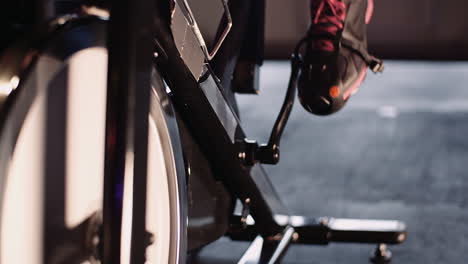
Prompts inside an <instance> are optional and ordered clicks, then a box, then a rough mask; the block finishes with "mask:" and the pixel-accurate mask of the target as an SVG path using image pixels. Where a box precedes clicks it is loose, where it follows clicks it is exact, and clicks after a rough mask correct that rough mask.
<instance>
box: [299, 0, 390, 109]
mask: <svg viewBox="0 0 468 264" xmlns="http://www.w3.org/2000/svg"><path fill="white" fill-rule="evenodd" d="M373 8H374V5H373V0H311V11H312V23H311V25H310V28H309V30H308V32H307V36H306V43H307V46H306V52H305V57H304V63H303V66H302V70H301V77H300V79H299V83H298V90H299V99H300V102H301V104H302V105H303V106H304V107H305V108H306V109H307V110H308V111H309V112H311V113H313V114H317V115H329V114H332V113H335V112H337V111H338V110H340V109H341V108H342V107H343V106H344V105H345V103H346V102H347V101H348V99H349V98H350V97H351V95H353V94H355V93H356V92H357V90H358V89H359V85H360V84H361V83H362V81H363V80H364V79H365V77H366V72H367V68H368V67H369V68H370V69H371V70H372V71H373V72H381V71H383V63H382V61H381V60H379V59H377V58H375V57H373V56H371V55H369V53H368V52H367V24H368V23H369V21H370V19H371V17H372V13H373Z"/></svg>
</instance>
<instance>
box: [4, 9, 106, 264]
mask: <svg viewBox="0 0 468 264" xmlns="http://www.w3.org/2000/svg"><path fill="white" fill-rule="evenodd" d="M93 23H94V24H93ZM91 24H92V25H93V26H90V25H91ZM101 26H102V24H100V22H99V20H98V19H96V18H93V17H88V18H78V17H70V16H67V17H62V18H60V19H58V20H55V21H53V22H52V24H51V25H50V27H49V28H46V29H44V30H43V31H41V32H42V33H39V34H37V35H35V36H34V37H32V38H30V39H28V40H26V41H25V42H22V43H19V44H18V45H17V46H14V47H13V48H12V49H11V50H10V51H11V52H8V53H6V55H5V56H4V57H3V58H2V59H1V63H0V64H2V65H4V67H2V68H1V73H0V74H1V76H2V78H3V79H5V77H6V79H10V85H11V84H12V81H11V78H9V77H8V76H18V79H19V81H16V80H15V81H14V82H13V84H14V85H13V86H12V87H14V86H17V87H16V89H14V90H12V91H11V93H10V94H9V95H8V97H7V98H6V99H5V100H4V102H3V105H2V108H1V114H0V117H1V121H0V149H1V150H2V151H1V152H0V165H1V166H0V177H1V181H2V185H1V188H2V190H1V195H2V199H1V204H2V210H1V215H0V217H1V218H2V223H1V224H2V228H5V226H4V225H5V224H7V225H8V221H9V220H11V219H12V218H11V217H10V216H13V215H16V216H18V214H16V213H14V214H13V215H12V214H10V212H12V211H11V210H9V209H8V208H11V207H9V204H10V203H8V204H6V202H8V201H9V199H10V198H11V197H10V198H8V197H5V195H9V193H10V194H11V192H9V191H11V188H14V187H13V186H15V185H17V184H20V182H18V179H20V178H18V177H13V176H15V175H16V176H21V175H22V173H16V174H15V173H14V171H15V170H17V169H18V166H25V165H24V164H21V165H19V164H16V166H15V167H14V168H13V167H12V166H11V165H12V164H11V163H10V162H11V161H13V162H14V160H15V157H16V156H15V155H16V154H15V150H17V143H18V141H17V139H18V136H20V135H21V133H23V132H21V131H23V130H24V131H27V129H26V128H23V126H24V125H25V120H26V118H30V117H29V116H28V115H29V113H31V114H34V112H31V111H32V110H31V109H34V108H33V107H34V105H38V102H41V100H40V98H46V97H47V96H46V95H48V96H51V97H50V98H49V99H48V100H47V101H45V102H44V101H42V102H43V103H42V105H43V108H42V109H43V111H42V113H43V115H44V116H43V117H41V115H42V114H39V115H36V117H37V119H36V120H39V121H40V120H42V124H43V125H44V131H43V132H44V133H43V134H42V133H40V131H37V134H38V135H44V136H43V137H39V138H36V140H34V142H35V144H39V145H40V146H38V149H40V150H44V148H45V146H50V145H54V146H55V147H54V148H51V149H49V148H47V149H48V150H47V152H46V153H41V154H42V155H44V160H43V161H42V162H38V164H43V166H44V167H43V168H42V169H41V168H38V169H37V170H36V171H31V172H32V174H29V175H28V176H29V177H31V178H34V179H30V181H31V182H36V183H37V184H35V185H31V187H33V188H38V189H37V191H38V193H36V191H34V192H31V195H34V193H36V195H37V196H35V197H36V198H35V199H34V200H35V203H36V202H37V203H39V204H35V203H33V204H32V206H33V209H34V210H31V212H33V211H37V212H36V216H35V217H30V218H25V219H24V220H27V221H34V220H36V219H37V218H39V219H38V220H36V221H37V223H38V224H39V226H36V227H35V228H34V231H35V233H30V234H28V235H27V236H26V235H24V236H21V233H20V232H17V233H16V234H15V238H16V241H21V239H26V241H27V243H21V244H16V245H17V246H19V247H20V249H21V252H23V254H24V251H27V252H30V253H31V256H33V257H32V260H33V261H34V262H31V261H28V263H42V262H45V263H74V262H71V260H73V261H78V262H79V261H84V260H89V261H92V254H93V253H91V251H94V250H92V248H93V245H91V244H89V243H92V241H94V240H92V239H91V240H87V241H88V242H85V241H82V240H81V238H84V237H87V236H88V234H91V233H92V232H90V230H92V229H94V227H95V226H96V224H95V221H90V219H91V218H92V217H93V216H90V215H89V214H87V213H86V212H84V213H83V214H82V216H84V218H81V219H80V220H77V221H70V222H69V223H66V222H67V220H66V219H67V217H68V216H70V214H69V213H70V212H69V210H68V209H66V208H68V207H69V206H73V205H72V204H73V203H72V204H70V205H68V204H66V203H65V201H66V200H67V199H68V198H66V197H68V195H67V191H66V188H65V185H62V184H64V183H65V182H64V181H65V179H64V177H66V176H67V174H68V173H67V171H66V170H67V165H66V162H65V159H66V156H69V154H67V155H64V154H65V152H64V149H63V148H64V145H65V138H66V135H65V134H66V131H67V128H66V123H65V122H55V121H58V120H59V119H61V120H63V118H64V113H65V112H66V111H64V109H63V107H65V106H67V97H66V95H67V93H68V91H67V89H64V87H66V86H67V85H66V84H64V83H63V80H64V79H63V77H65V75H66V73H67V72H69V70H71V69H69V68H68V67H67V65H70V67H74V66H73V65H74V63H73V61H75V60H74V59H70V58H71V57H73V55H74V54H76V52H78V51H80V50H83V49H87V48H90V47H99V46H100V45H102V44H103V43H104V41H103V39H102V38H101V39H99V35H96V34H94V33H95V32H98V31H99V30H101V29H102V27H101ZM65 28H68V29H69V30H63V29H65ZM71 28H73V29H74V30H72V29H71ZM71 35H75V36H76V35H79V36H80V40H82V41H74V42H73V45H71V42H69V40H70V36H71ZM91 43H93V44H91ZM44 47H45V48H44ZM64 74H65V75H64ZM16 83H17V84H16ZM91 87H92V86H91ZM52 123H53V124H54V125H50V124H52ZM46 124H49V125H46ZM25 129H26V130H25ZM41 142H42V143H44V144H45V145H42V144H40V143H41ZM51 142H54V143H53V144H52V143H51ZM20 143H21V142H20ZM20 145H21V144H20ZM33 151H34V150H33V149H31V153H34V152H33ZM18 155H19V154H18ZM67 163H70V162H67ZM85 167H86V166H85ZM12 171H13V172H12ZM10 172H12V173H10ZM41 175H42V176H41ZM10 176H12V177H10ZM68 176H69V175H68ZM6 186H8V187H6ZM17 186H20V185H17ZM36 186H37V187H36ZM41 186H42V187H41ZM96 186H99V185H96ZM41 188H43V189H42V190H43V191H44V193H42V192H41V191H40V190H41ZM69 191H70V190H69ZM24 194H25V195H28V194H29V193H24ZM68 194H70V193H68ZM57 195H62V196H57ZM96 195H98V196H99V193H96ZM72 196H73V195H72ZM90 197H91V196H90ZM6 198H7V199H6ZM26 198H27V197H26ZM26 198H25V199H26ZM41 204H42V206H41ZM28 206H29V205H28ZM100 206H101V204H100V203H99V202H98V207H97V208H96V209H97V210H99V208H100ZM19 209H21V208H19ZM96 209H95V210H96ZM6 210H9V211H6ZM92 211H93V210H92ZM5 213H8V214H9V215H5ZM92 214H93V215H94V212H92ZM5 217H8V219H7V221H4V220H6V219H5ZM72 218H74V219H77V218H76V217H72ZM27 226H29V224H25V225H24V226H23V227H24V228H26V230H28V229H27ZM91 226H94V227H91ZM16 228H21V227H18V226H16ZM14 230H15V228H6V229H3V230H2V234H1V235H2V238H5V235H8V234H9V233H5V232H10V231H14ZM10 235H11V233H10ZM1 242H2V253H1V254H2V255H1V258H2V263H3V262H5V263H18V262H17V261H18V258H21V257H22V256H26V255H21V254H14V253H13V252H15V251H10V250H7V251H4V250H5V247H4V246H5V245H8V246H12V245H14V244H13V243H12V242H13V240H10V239H2V241H1ZM42 242H43V243H44V244H42ZM6 243H8V244H6ZM28 246H29V248H28ZM64 247H65V248H67V250H66V251H64V250H63V249H64ZM9 254H10V255H9ZM11 254H13V255H11ZM11 258H14V259H15V261H12V260H11ZM20 262H21V261H20Z"/></svg>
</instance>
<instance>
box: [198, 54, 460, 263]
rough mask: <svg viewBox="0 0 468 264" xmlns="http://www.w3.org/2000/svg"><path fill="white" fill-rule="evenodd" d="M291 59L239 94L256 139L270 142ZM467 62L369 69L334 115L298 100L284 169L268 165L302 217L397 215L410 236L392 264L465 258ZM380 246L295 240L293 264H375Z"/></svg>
mask: <svg viewBox="0 0 468 264" xmlns="http://www.w3.org/2000/svg"><path fill="white" fill-rule="evenodd" d="M289 70H290V69H289V64H288V63H287V62H268V63H266V65H265V66H264V67H263V68H262V75H261V83H262V85H261V86H262V88H261V94H260V95H259V96H254V95H243V96H239V97H238V98H239V104H240V109H241V114H242V121H243V123H244V128H245V130H246V131H247V132H248V133H247V134H248V135H249V136H250V137H251V138H252V139H257V140H260V141H264V140H266V139H267V137H268V135H269V133H270V129H271V127H272V125H273V122H274V119H275V118H276V114H277V112H278V111H279V108H280V106H281V103H282V100H283V96H284V93H285V90H286V85H287V82H288V78H289ZM467 84H468V63H464V62H450V63H449V62H395V61H390V62H387V64H386V71H385V73H384V74H379V75H373V74H371V73H369V75H368V77H367V80H366V82H365V83H364V84H363V86H362V87H361V90H360V91H359V93H358V94H357V95H355V96H354V97H352V98H351V100H350V101H349V103H348V105H347V106H346V107H345V108H344V109H343V110H342V111H341V112H339V113H337V114H335V115H333V116H329V117H325V118H324V117H317V116H313V115H310V114H308V113H307V112H306V111H305V110H303V109H302V107H301V106H300V105H299V103H298V102H296V105H295V109H294V111H293V114H292V117H291V119H290V121H289V124H288V127H287V128H286V131H285V134H284V137H283V140H282V153H281V154H282V159H281V162H280V164H279V165H278V166H275V167H271V166H267V170H268V172H269V173H270V176H271V179H272V181H273V183H274V185H275V186H276V188H277V189H278V192H279V194H280V196H281V197H282V199H283V201H284V203H285V204H286V205H287V206H288V207H289V208H290V210H291V212H292V213H293V214H297V215H307V216H335V217H346V218H375V219H398V220H402V221H405V222H406V223H407V226H408V231H409V237H408V240H407V241H406V242H405V243H404V244H402V245H398V246H393V247H391V249H392V252H393V255H394V258H393V261H392V263H404V264H430V263H437V264H439V263H466V262H467V256H466V249H467V248H468V172H467V166H466V164H468V85H467ZM247 246H248V244H247V243H239V242H231V241H230V240H228V239H225V238H223V239H221V240H220V241H218V242H216V243H214V244H212V245H210V246H209V247H207V248H206V249H204V250H203V251H202V252H201V253H200V254H199V256H198V257H196V261H195V262H196V263H199V264H214V263H216V264H224V263H236V260H238V259H239V257H240V256H241V255H242V253H243V252H244V250H245V249H246V248H247ZM374 247H375V246H374V245H356V244H352V245H348V244H333V245H330V246H328V247H322V246H292V247H291V248H290V250H289V252H288V253H287V255H286V257H285V259H284V263H286V264H302V263H304V264H305V263H308V264H309V263H321V264H327V263H333V264H335V263H347V264H354V263H355V264H358V263H368V257H369V255H370V252H371V251H372V250H373V249H374Z"/></svg>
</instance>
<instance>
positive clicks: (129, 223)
mask: <svg viewBox="0 0 468 264" xmlns="http://www.w3.org/2000/svg"><path fill="white" fill-rule="evenodd" d="M11 4H12V5H13V6H12V7H11V9H10V8H8V10H11V12H12V14H18V16H12V17H14V18H18V20H15V21H12V24H11V25H9V26H11V29H12V30H10V31H9V32H10V35H9V36H7V37H8V45H7V46H8V47H7V48H2V50H1V57H0V179H1V181H0V187H1V190H0V203H1V210H0V212H1V213H0V263H2V264H5V263H31V264H32V263H54V264H55V263H57V264H58V263H112V264H115V263H158V264H160V263H171V264H172V263H186V261H187V255H188V254H195V253H196V252H197V251H198V250H199V249H201V248H203V247H204V246H206V245H208V244H210V243H212V242H214V241H215V240H217V239H219V238H220V237H223V236H227V237H229V238H231V239H232V240H238V241H249V242H251V246H250V247H249V249H248V250H247V251H246V253H245V255H244V256H243V257H242V258H241V259H240V260H239V261H238V263H279V262H280V261H281V258H282V256H283V255H284V253H285V252H286V251H287V249H288V247H289V246H290V245H292V244H308V245H326V244H328V243H333V242H341V243H343V242H344V243H347V242H350V243H370V244H376V245H378V246H377V249H376V251H375V254H374V256H373V257H372V261H373V262H374V263H387V262H389V261H390V259H391V253H390V251H389V250H388V249H387V248H386V245H387V244H399V243H402V242H403V241H404V240H405V239H406V229H405V225H404V223H402V222H399V221H383V220H357V219H338V218H333V217H318V218H311V217H304V216H295V215H293V214H291V213H290V212H289V211H288V209H287V208H286V207H285V206H284V205H283V203H282V202H281V200H280V198H279V197H278V195H277V193H276V191H275V189H274V188H273V185H272V183H271V182H270V180H269V178H268V175H267V174H266V172H265V170H264V169H263V168H262V164H271V165H274V164H277V163H278V162H279V160H280V140H281V135H282V133H283V131H284V129H285V127H286V123H287V121H288V118H289V115H290V113H291V110H292V107H293V103H294V99H295V91H296V84H297V79H298V76H299V74H300V65H301V42H300V43H299V44H298V46H297V48H296V49H295V50H294V52H293V55H292V58H291V69H292V70H291V78H290V82H289V86H288V88H287V91H286V97H285V100H284V104H283V106H282V108H281V110H280V111H279V114H278V118H277V120H276V122H275V124H274V127H273V129H272V132H271V136H270V138H269V140H268V141H267V142H266V143H265V144H263V142H260V143H258V142H257V141H255V140H252V139H251V138H249V137H247V136H246V134H245V132H244V131H243V129H242V127H241V121H240V118H239V113H238V109H237V105H236V100H235V93H257V92H258V81H259V80H258V76H259V75H258V71H259V67H260V66H261V64H262V62H263V46H264V37H263V36H264V10H265V3H264V0H255V1H252V0H236V1H230V2H227V0H204V1H200V0H191V1H189V0H177V1H169V0H153V1H149V0H133V1H126V0H115V1H89V2H79V3H78V4H76V3H75V2H73V1H52V0H50V1H49V0H37V1H35V2H34V4H31V3H29V2H26V1H24V2H23V1H21V0H19V1H17V2H12V3H11ZM18 6H23V7H25V6H27V7H29V8H30V9H28V10H33V12H31V14H30V15H31V17H26V18H25V17H24V16H19V14H21V12H22V9H20V10H18V9H17V7H18ZM15 8H16V9H15ZM15 12H16V13H15ZM2 47H3V45H2ZM236 204H240V206H236ZM236 207H240V209H239V210H236ZM236 212H238V213H236Z"/></svg>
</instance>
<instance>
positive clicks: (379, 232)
mask: <svg viewBox="0 0 468 264" xmlns="http://www.w3.org/2000/svg"><path fill="white" fill-rule="evenodd" d="M275 218H276V219H277V220H278V222H279V223H282V224H284V228H285V229H286V228H288V226H291V227H293V228H294V239H293V240H292V241H291V242H292V243H295V244H308V245H326V244H329V243H332V242H339V243H365V244H400V243H402V242H404V241H405V240H406V237H407V232H406V225H405V224H404V223H403V222H400V221H393V220H369V219H362V220H361V219H343V218H329V217H320V218H317V219H313V218H307V217H303V216H290V217H288V216H282V215H280V216H276V217H275ZM238 223H241V221H239V222H238ZM256 229H257V228H256V226H255V224H247V225H244V226H242V225H238V226H236V224H234V225H232V229H231V232H230V233H229V234H228V236H229V237H230V238H231V239H232V240H237V241H252V240H254V239H255V237H256V236H257V235H258V231H257V230H256Z"/></svg>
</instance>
